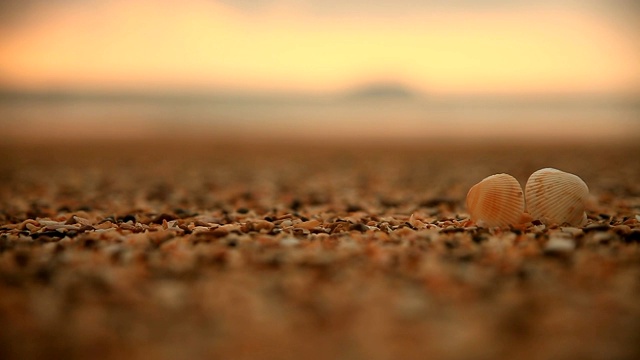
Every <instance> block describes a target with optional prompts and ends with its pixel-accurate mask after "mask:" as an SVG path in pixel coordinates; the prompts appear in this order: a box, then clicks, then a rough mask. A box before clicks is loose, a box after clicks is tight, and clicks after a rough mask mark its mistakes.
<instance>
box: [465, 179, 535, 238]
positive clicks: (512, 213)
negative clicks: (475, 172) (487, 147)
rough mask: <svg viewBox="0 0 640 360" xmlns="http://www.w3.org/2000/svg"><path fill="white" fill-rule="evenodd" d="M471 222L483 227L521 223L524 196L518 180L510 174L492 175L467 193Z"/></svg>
mask: <svg viewBox="0 0 640 360" xmlns="http://www.w3.org/2000/svg"><path fill="white" fill-rule="evenodd" d="M467 210H469V214H470V215H471V220H473V221H475V222H476V223H478V225H481V226H487V227H494V226H507V225H514V224H518V223H520V220H521V217H522V214H523V213H524V196H523V194H522V187H521V186H520V183H519V182H518V180H516V179H515V178H514V177H513V176H511V175H509V174H496V175H491V176H489V177H487V178H485V179H483V180H482V181H480V182H479V183H477V184H475V185H474V186H473V187H471V189H470V190H469V193H467Z"/></svg>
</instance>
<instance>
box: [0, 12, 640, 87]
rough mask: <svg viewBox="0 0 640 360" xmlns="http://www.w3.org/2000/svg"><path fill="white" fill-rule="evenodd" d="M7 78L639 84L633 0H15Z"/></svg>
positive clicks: (161, 82)
mask: <svg viewBox="0 0 640 360" xmlns="http://www.w3.org/2000/svg"><path fill="white" fill-rule="evenodd" d="M1 4H2V5H0V55H1V56H0V87H2V88H9V89H18V90H46V89H81V90H82V89H99V90H105V89H106V90H132V89H133V90H143V91H156V90H172V91H180V90H187V91H192V90H207V91H208V90H223V91H283V92H311V93H326V92H335V91H341V90H343V89H346V88H349V87H353V86H357V85H359V84H367V83H373V82H398V83H402V84H405V85H406V86H409V87H411V88H414V89H416V90H418V91H422V92H425V93H432V94H454V95H456V94H498V95H500V94H551V95H555V94H605V95H606V94H613V95H628V94H638V93H640V65H639V64H640V25H638V24H640V6H639V5H637V4H636V2H634V1H633V0H583V1H577V0H576V1H572V0H568V1H566V0H565V1H561V0H558V1H551V0H539V1H524V0H512V1H499V0H485V1H483V0H477V1H472V0H451V1H433V0H426V1H419V0H397V1H378V0H374V1H365V0H235V1H234V0H217V1H216V0H182V1H179V0H153V1H152V0H48V1H44V0H22V1H20V0H10V1H8V2H7V1H3V2H2V3H1Z"/></svg>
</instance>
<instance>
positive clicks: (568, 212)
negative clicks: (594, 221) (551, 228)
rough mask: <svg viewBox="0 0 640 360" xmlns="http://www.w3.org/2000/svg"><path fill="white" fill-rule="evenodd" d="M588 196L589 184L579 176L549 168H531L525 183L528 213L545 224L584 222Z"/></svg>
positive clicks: (581, 223)
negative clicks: (534, 170)
mask: <svg viewBox="0 0 640 360" xmlns="http://www.w3.org/2000/svg"><path fill="white" fill-rule="evenodd" d="M588 196H589V188H588V187H587V184H585V183H584V181H582V179H580V178H579V177H578V176H576V175H574V174H570V173H566V172H564V171H560V170H558V169H552V168H545V169H540V170H538V171H536V172H534V173H533V174H531V176H530V177H529V180H528V181H527V185H526V186H525V199H526V202H527V210H528V211H529V214H531V216H533V218H534V219H538V220H540V221H542V222H543V223H545V224H547V225H551V224H559V225H561V224H565V223H567V224H570V225H572V226H582V225H584V223H586V221H587V214H586V213H585V211H584V210H585V202H586V201H587V198H588Z"/></svg>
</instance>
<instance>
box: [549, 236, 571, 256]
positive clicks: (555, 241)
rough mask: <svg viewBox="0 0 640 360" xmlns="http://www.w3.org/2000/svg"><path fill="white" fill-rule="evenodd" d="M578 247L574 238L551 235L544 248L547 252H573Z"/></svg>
mask: <svg viewBox="0 0 640 360" xmlns="http://www.w3.org/2000/svg"><path fill="white" fill-rule="evenodd" d="M575 248H576V243H575V242H574V241H573V240H572V239H567V238H563V237H555V236H554V237H550V238H549V241H547V243H546V245H545V247H544V250H545V251H547V252H571V251H573V250H574V249H575Z"/></svg>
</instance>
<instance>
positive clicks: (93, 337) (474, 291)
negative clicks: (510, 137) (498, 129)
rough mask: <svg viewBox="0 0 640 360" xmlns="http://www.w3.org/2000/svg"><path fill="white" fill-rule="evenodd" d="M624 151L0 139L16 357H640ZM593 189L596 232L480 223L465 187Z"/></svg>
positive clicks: (4, 308) (631, 174)
mask: <svg viewBox="0 0 640 360" xmlns="http://www.w3.org/2000/svg"><path fill="white" fill-rule="evenodd" d="M639 150H640V148H638V146H637V145H633V144H630V143H628V144H627V143H616V144H606V143H605V144H600V145H598V146H591V145H590V144H587V143H582V144H580V143H578V144H569V145H558V144H556V145H552V146H550V145H544V146H540V145H538V146H535V145H527V144H522V143H520V144H507V143H505V144H471V145H470V144H466V145H465V144H461V143H446V142H444V143H436V142H433V143H429V142H424V143H420V142H412V143H405V144H402V143H386V142H384V141H381V140H380V141H368V142H361V143H357V142H352V143H351V144H347V143H344V142H343V143H331V142H326V141H317V142H306V143H304V142H296V141H286V140H277V141H276V140H273V141H264V140H263V141H259V140H258V139H246V140H245V141H231V140H228V141H213V140H212V141H203V140H202V139H199V140H198V141H188V140H186V139H177V140H176V139H171V138H166V139H163V140H160V139H158V140H147V141H131V140H129V141H123V142H114V141H111V142H109V141H103V142H96V141H94V142H83V141H80V140H78V139H75V140H74V139H68V140H67V141H55V142H53V141H52V142H48V141H40V142H31V143H8V144H4V145H2V147H0V155H1V158H2V159H3V161H2V162H1V163H0V176H1V181H0V324H2V326H0V357H2V358H3V359H42V358H65V359H82V358H88V357H91V358H95V359H143V358H145V359H147V358H156V359H172V358H221V359H257V358H260V359H300V358H308V359H400V358H402V359H424V358H435V359H470V358H473V359H497V358H518V359H578V358H580V359H632V358H637V357H638V356H639V355H640V352H638V347H637V344H638V342H639V341H640V335H638V334H640V304H639V303H638V301H637V299H638V297H639V295H640V281H639V279H640V248H639V244H640V182H638V179H640V163H639V162H638V161H636V160H634V158H635V157H636V154H638V153H639V152H640V151H639ZM543 167H555V168H558V169H562V170H564V171H567V172H571V173H574V174H577V175H579V176H580V177H581V178H582V179H584V181H585V182H586V183H587V184H588V186H589V189H590V199H589V205H588V209H587V216H588V221H587V224H586V225H585V226H581V227H572V226H566V225H563V224H557V225H550V226H547V225H543V224H541V223H540V222H539V221H533V222H530V223H527V224H524V225H522V226H510V227H504V228H482V227H479V226H477V224H474V223H473V222H471V221H469V215H468V211H467V209H465V205H464V203H465V196H466V193H467V191H468V189H469V188H470V187H471V186H472V185H473V184H475V183H477V182H478V181H480V180H481V179H482V178H484V177H486V176H488V175H491V174H495V173H501V172H506V173H509V174H511V175H513V176H514V177H515V178H516V179H517V180H518V181H519V182H520V183H521V185H523V186H524V183H525V182H526V180H527V177H528V176H529V175H530V174H531V173H532V172H533V171H535V170H537V169H540V168H543Z"/></svg>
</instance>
